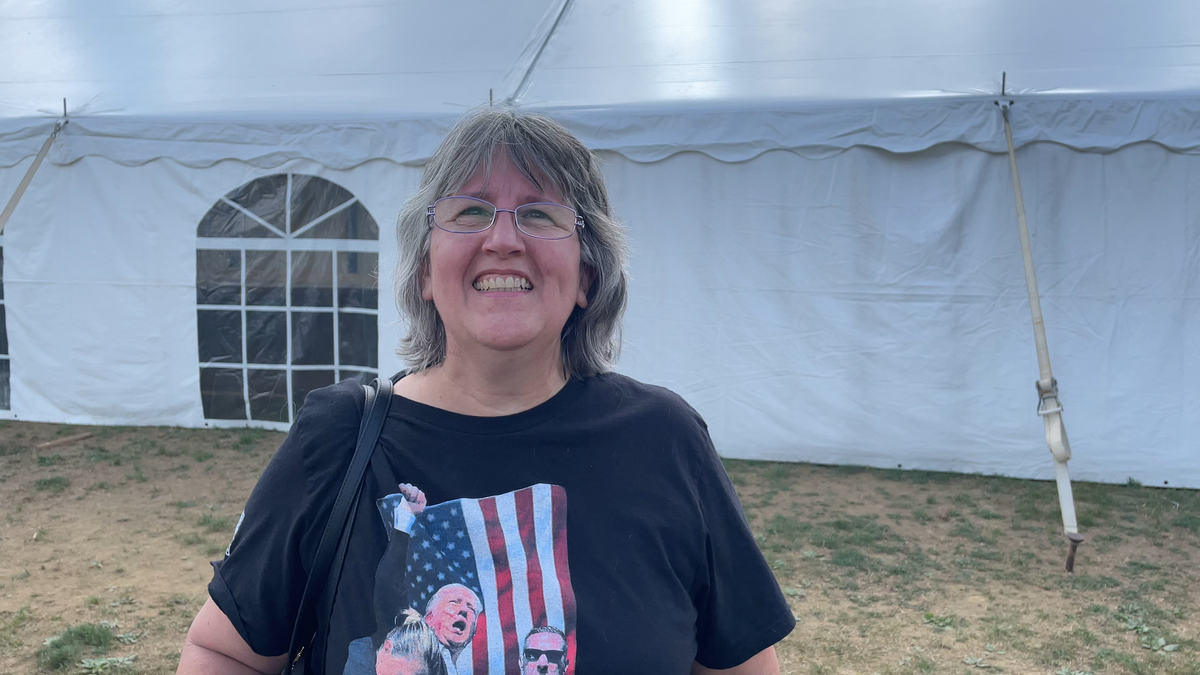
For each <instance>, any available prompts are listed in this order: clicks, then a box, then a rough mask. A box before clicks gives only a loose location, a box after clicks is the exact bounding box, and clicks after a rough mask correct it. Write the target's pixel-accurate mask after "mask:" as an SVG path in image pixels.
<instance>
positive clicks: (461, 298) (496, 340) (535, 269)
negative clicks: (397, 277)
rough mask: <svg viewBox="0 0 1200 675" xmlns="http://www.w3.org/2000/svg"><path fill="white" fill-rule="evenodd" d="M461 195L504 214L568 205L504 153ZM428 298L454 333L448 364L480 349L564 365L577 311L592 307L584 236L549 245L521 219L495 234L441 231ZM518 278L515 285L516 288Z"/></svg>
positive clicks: (434, 243) (433, 250) (507, 218)
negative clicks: (568, 329)
mask: <svg viewBox="0 0 1200 675" xmlns="http://www.w3.org/2000/svg"><path fill="white" fill-rule="evenodd" d="M457 194H458V195H465V196H470V197H478V198H479V199H483V200H486V201H489V202H491V203H492V204H494V205H495V206H496V208H499V209H515V208H517V207H518V206H521V205H523V204H529V203H532V202H555V203H558V204H564V205H566V206H572V207H573V205H572V204H566V202H565V201H564V199H563V197H562V196H561V195H559V194H558V193H557V192H556V191H554V190H553V189H552V188H547V189H545V190H541V189H538V187H537V186H535V185H534V184H533V183H530V182H529V181H528V180H526V179H525V177H524V176H522V175H521V172H520V171H518V170H517V168H516V167H514V166H513V164H512V161H511V159H509V157H508V154H507V153H503V152H500V153H497V154H496V155H495V157H494V159H493V161H492V171H491V176H489V177H486V178H485V175H484V169H483V168H480V169H479V170H477V171H476V172H475V174H474V175H473V176H472V177H471V179H470V180H468V181H467V183H466V185H463V186H462V188H461V189H459V190H458V192H457ZM430 236H431V240H430V250H429V264H428V265H427V266H426V269H425V273H424V275H423V277H422V286H421V292H422V296H423V297H424V298H425V299H426V300H432V301H433V303H434V305H435V306H436V307H437V311H438V314H439V315H440V316H441V318H442V323H443V324H445V326H446V353H447V356H448V357H454V356H465V357H467V358H470V357H471V355H472V354H476V353H480V350H491V351H512V350H521V349H531V350H534V352H535V353H536V351H537V350H545V351H546V352H547V353H548V354H552V355H553V357H554V358H555V359H556V360H557V359H558V355H559V353H560V351H559V350H560V346H559V340H560V336H561V334H562V328H563V326H564V325H566V322H567V318H568V317H570V315H571V311H572V310H573V309H574V308H575V306H576V305H578V306H579V307H586V306H587V289H588V284H589V282H590V275H589V274H588V272H587V270H586V268H584V267H583V266H582V265H581V264H580V260H579V235H578V231H577V232H576V234H575V235H573V236H571V237H568V238H566V239H558V240H546V239H536V238H533V237H529V236H527V235H525V234H524V233H522V232H520V231H518V230H517V227H516V223H515V222H514V221H513V214H511V213H500V212H497V214H496V222H495V224H494V225H493V226H492V227H491V228H490V229H488V230H485V231H483V232H476V233H472V234H457V233H452V232H446V231H444V230H441V229H439V228H436V227H435V228H433V231H432V232H431V233H430ZM509 277H511V278H512V280H513V282H514V283H511V284H510V283H508V278H509Z"/></svg>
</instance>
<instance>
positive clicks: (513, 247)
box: [484, 211, 525, 255]
mask: <svg viewBox="0 0 1200 675" xmlns="http://www.w3.org/2000/svg"><path fill="white" fill-rule="evenodd" d="M484 246H485V248H487V249H488V250H490V251H494V252H496V253H498V254H500V255H511V254H513V253H517V252H519V251H521V250H523V249H524V248H525V242H524V238H523V237H522V236H521V234H520V232H518V231H517V214H515V213H511V212H508V211H497V212H496V221H495V222H494V223H492V227H491V229H489V230H488V231H487V242H486V243H485V245H484Z"/></svg>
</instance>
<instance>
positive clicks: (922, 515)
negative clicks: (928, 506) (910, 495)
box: [912, 509, 933, 525]
mask: <svg viewBox="0 0 1200 675" xmlns="http://www.w3.org/2000/svg"><path fill="white" fill-rule="evenodd" d="M912 515H913V520H915V521H917V522H918V523H921V524H922V525H924V524H925V523H928V522H929V521H931V520H933V518H932V517H930V515H929V513H927V512H926V511H925V509H913V512H912Z"/></svg>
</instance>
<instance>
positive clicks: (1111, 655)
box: [1092, 649, 1149, 675]
mask: <svg viewBox="0 0 1200 675" xmlns="http://www.w3.org/2000/svg"><path fill="white" fill-rule="evenodd" d="M1111 664H1116V665H1119V666H1121V667H1123V668H1124V669H1125V670H1127V671H1129V672H1130V673H1133V674H1134V675H1142V674H1143V673H1149V671H1148V670H1146V669H1145V668H1144V667H1143V666H1142V664H1141V663H1139V662H1138V660H1137V657H1136V656H1134V655H1133V654H1126V653H1125V652H1119V651H1117V650H1115V649H1101V650H1100V651H1098V652H1096V656H1095V657H1093V658H1092V669H1093V670H1104V669H1106V668H1107V667H1108V666H1109V665H1111Z"/></svg>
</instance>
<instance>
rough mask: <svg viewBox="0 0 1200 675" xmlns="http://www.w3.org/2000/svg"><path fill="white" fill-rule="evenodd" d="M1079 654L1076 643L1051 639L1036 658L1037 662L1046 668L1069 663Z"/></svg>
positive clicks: (1039, 650)
mask: <svg viewBox="0 0 1200 675" xmlns="http://www.w3.org/2000/svg"><path fill="white" fill-rule="evenodd" d="M1078 653H1079V648H1078V646H1076V645H1075V644H1074V642H1072V641H1069V640H1065V639H1062V638H1061V637H1059V638H1057V639H1055V638H1051V639H1049V640H1047V641H1046V642H1045V644H1043V645H1042V646H1041V648H1040V649H1038V651H1037V653H1036V655H1035V658H1036V659H1037V662H1038V663H1040V664H1042V665H1045V666H1058V665H1062V664H1064V663H1067V662H1068V661H1072V660H1074V659H1075V656H1076V654H1078Z"/></svg>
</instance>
